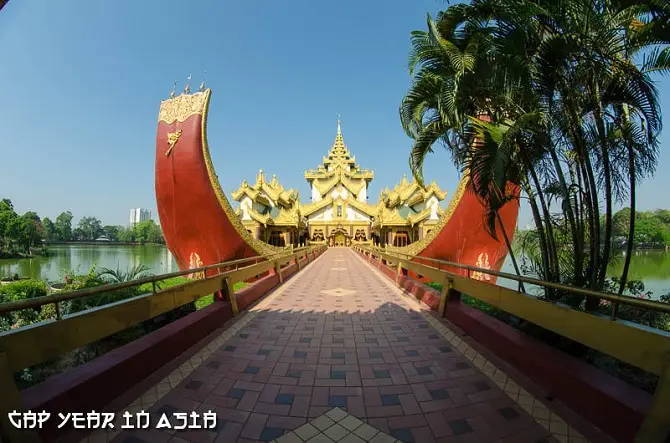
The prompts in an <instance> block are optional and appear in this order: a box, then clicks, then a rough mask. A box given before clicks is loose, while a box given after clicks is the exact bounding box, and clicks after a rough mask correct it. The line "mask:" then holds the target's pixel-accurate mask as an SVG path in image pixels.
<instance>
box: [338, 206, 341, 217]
mask: <svg viewBox="0 0 670 443" xmlns="http://www.w3.org/2000/svg"><path fill="white" fill-rule="evenodd" d="M337 216H338V217H342V206H338V207H337Z"/></svg>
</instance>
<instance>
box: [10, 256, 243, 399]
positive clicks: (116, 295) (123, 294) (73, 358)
mask: <svg viewBox="0 0 670 443" xmlns="http://www.w3.org/2000/svg"><path fill="white" fill-rule="evenodd" d="M150 275H151V274H149V272H148V268H147V267H146V266H144V265H139V266H135V267H133V268H130V269H128V270H126V271H122V270H121V269H115V270H111V269H106V268H104V269H102V270H101V271H97V269H96V265H93V266H92V267H91V269H89V271H88V272H87V273H86V274H78V273H77V272H76V271H73V270H70V271H66V272H63V276H64V281H65V282H66V284H65V286H64V287H63V289H62V291H64V292H70V291H77V290H81V289H86V288H92V287H97V286H101V285H104V284H112V283H122V282H127V281H133V280H137V279H140V278H144V277H148V276H150ZM190 281H192V280H191V279H188V278H186V277H174V278H170V279H166V280H161V281H160V282H158V283H157V284H156V286H157V289H165V288H169V287H171V286H176V285H180V284H184V283H188V282H190ZM245 285H246V283H238V284H236V285H235V287H234V289H235V290H239V289H241V288H242V287H244V286H245ZM152 290H153V285H152V284H151V283H148V284H143V285H140V286H137V287H133V288H124V289H119V290H114V291H110V292H106V293H104V294H98V295H91V296H88V297H83V298H78V299H75V300H70V301H67V302H63V303H62V304H61V305H60V309H61V313H62V314H63V315H69V314H74V313H77V312H81V311H84V310H87V309H91V308H95V307H99V306H103V305H106V304H109V303H114V302H118V301H121V300H126V299H129V298H132V297H136V296H138V295H141V294H146V293H148V292H151V291H152ZM47 293H48V287H47V285H46V283H44V282H41V281H35V280H27V281H18V282H13V283H10V284H7V285H2V286H0V303H6V302H10V301H17V300H24V299H28V298H35V297H43V296H46V295H47ZM212 302H213V296H212V295H209V296H205V297H202V298H201V299H199V300H197V301H196V302H195V303H189V304H187V305H184V306H182V307H180V308H177V309H175V310H173V311H171V312H168V313H166V314H164V315H161V316H159V317H157V318H153V319H149V320H147V321H144V322H142V323H140V324H138V325H135V326H132V327H130V328H127V329H125V330H123V331H120V332H118V333H116V334H113V335H111V336H109V337H106V338H104V339H102V340H99V341H97V342H95V343H91V344H89V345H86V346H83V347H81V348H79V349H76V350H74V351H71V352H69V353H67V354H65V355H62V356H59V357H56V358H53V359H51V360H49V361H46V362H44V363H41V364H39V365H36V366H34V367H32V368H27V369H25V370H23V371H22V372H21V373H19V374H17V375H16V382H17V386H19V388H25V387H28V386H32V385H34V384H36V383H39V382H41V381H43V380H46V379H47V378H49V377H51V376H53V375H55V374H58V373H61V372H64V371H67V370H68V369H71V368H73V367H76V366H78V365H80V364H83V363H86V362H88V361H90V360H92V359H94V358H96V357H98V356H100V355H103V354H105V353H107V352H109V351H111V350H113V349H115V348H118V347H119V346H122V345H124V344H126V343H129V342H131V341H133V340H136V339H138V338H140V337H142V336H144V335H146V334H148V333H150V332H153V331H155V330H157V329H159V328H161V327H163V326H165V325H167V324H169V323H171V322H173V321H175V320H177V319H179V318H181V317H183V316H185V315H187V314H189V313H191V312H194V311H195V310H197V309H202V308H203V307H205V306H207V305H209V304H211V303H212ZM55 318H56V310H55V307H54V305H53V304H49V305H44V306H42V307H41V308H36V309H24V310H21V311H15V312H11V313H8V314H5V315H2V316H0V331H6V330H9V329H16V328H19V327H22V326H27V325H30V324H34V323H38V322H43V321H50V320H54V319H55Z"/></svg>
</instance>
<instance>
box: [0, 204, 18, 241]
mask: <svg viewBox="0 0 670 443" xmlns="http://www.w3.org/2000/svg"><path fill="white" fill-rule="evenodd" d="M17 218H18V215H17V214H16V212H15V211H14V205H13V204H12V202H11V200H9V199H6V198H5V199H2V200H0V250H7V249H9V248H10V247H11V243H12V240H11V239H12V231H14V230H15V229H16V228H15V226H14V224H15V220H16V219H17Z"/></svg>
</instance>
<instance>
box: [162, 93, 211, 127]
mask: <svg viewBox="0 0 670 443" xmlns="http://www.w3.org/2000/svg"><path fill="white" fill-rule="evenodd" d="M208 91H209V89H208V90H207V91H205V92H197V93H195V94H182V95H180V96H178V97H175V98H170V99H168V100H164V101H162V102H161V107H160V111H159V112H158V121H159V122H165V123H167V124H172V123H174V122H180V123H181V122H185V121H186V120H187V119H188V118H189V117H190V116H192V115H196V114H198V115H202V116H203V117H204V113H205V105H206V104H207V101H208V98H209V92H208Z"/></svg>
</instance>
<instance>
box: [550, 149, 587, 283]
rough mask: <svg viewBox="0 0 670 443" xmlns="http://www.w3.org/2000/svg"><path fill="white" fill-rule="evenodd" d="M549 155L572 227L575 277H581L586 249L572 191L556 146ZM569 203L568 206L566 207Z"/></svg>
mask: <svg viewBox="0 0 670 443" xmlns="http://www.w3.org/2000/svg"><path fill="white" fill-rule="evenodd" d="M549 154H550V155H551V160H552V162H553V163H554V169H555V170H556V176H557V177H558V182H559V184H560V186H561V192H562V194H563V202H564V204H563V206H564V208H563V210H564V211H565V215H566V217H567V219H568V223H569V225H570V233H571V235H572V241H573V245H574V247H573V261H574V263H573V266H574V269H573V273H574V275H581V274H582V264H583V259H582V255H583V254H584V250H583V249H584V248H583V246H582V243H581V241H580V238H579V231H578V230H577V219H576V217H575V211H574V208H573V207H572V199H571V198H570V191H569V189H568V185H567V183H566V181H565V174H564V173H563V168H562V167H561V162H560V161H559V159H558V155H557V153H556V149H555V148H554V146H552V147H551V148H550V149H549ZM566 203H567V206H566Z"/></svg>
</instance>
